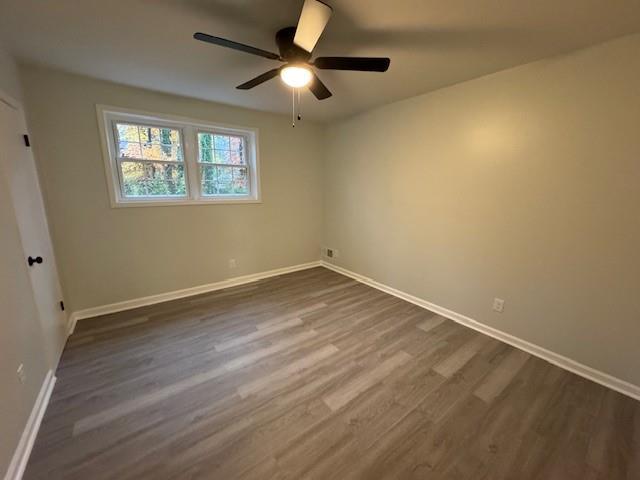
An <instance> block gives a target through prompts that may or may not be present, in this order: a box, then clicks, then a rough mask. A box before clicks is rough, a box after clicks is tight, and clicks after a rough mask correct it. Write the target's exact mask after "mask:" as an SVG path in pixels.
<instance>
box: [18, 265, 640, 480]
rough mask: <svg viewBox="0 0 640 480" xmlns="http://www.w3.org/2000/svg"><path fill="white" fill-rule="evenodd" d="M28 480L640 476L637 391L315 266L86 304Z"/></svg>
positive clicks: (68, 348)
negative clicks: (115, 304)
mask: <svg viewBox="0 0 640 480" xmlns="http://www.w3.org/2000/svg"><path fill="white" fill-rule="evenodd" d="M57 377H58V381H57V384H56V386H55V389H54V391H53V395H52V399H51V403H50V404H49V407H48V410H47V412H46V414H45V418H44V421H43V424H42V427H41V429H40V433H39V435H38V438H37V441H36V445H35V448H34V450H33V453H32V455H31V459H30V461H29V465H28V467H27V471H26V474H25V478H26V479H49V480H50V479H62V478H64V479H83V480H84V479H92V480H96V479H107V478H110V479H134V478H135V479H141V478H149V479H165V478H212V479H213V478H215V479H301V478H310V479H311V478H313V479H351V478H354V479H356V478H359V479H382V478H398V479H410V478H429V479H445V478H446V479H474V480H475V479H492V480H493V479H502V478H508V479H519V480H522V479H534V478H535V479H580V480H584V479H603V480H604V479H607V480H614V479H627V480H631V479H638V478H640V402H637V401H635V400H633V399H631V398H628V397H626V396H624V395H621V394H618V393H616V392H614V391H611V390H609V389H607V388H604V387H602V386H600V385H597V384H595V383H592V382H590V381H588V380H585V379H583V378H581V377H578V376H576V375H573V374H571V373H569V372H566V371H564V370H562V369H560V368H558V367H555V366H553V365H551V364H549V363H547V362H545V361H543V360H540V359H538V358H535V357H532V356H530V355H528V354H527V353H524V352H522V351H520V350H517V349H515V348H513V347H510V346H509V345H506V344H504V343H501V342H499V341H497V340H495V339H492V338H490V337H487V336H484V335H482V334H480V333H477V332H475V331H473V330H471V329H468V328H466V327H463V326H460V325H458V324H456V323H454V322H452V321H450V320H446V319H444V318H442V317H439V316H437V315H435V314H433V313H431V312H429V311H427V310H424V309H421V308H419V307H417V306H415V305H412V304H410V303H407V302H405V301H403V300H400V299H398V298H395V297H393V296H390V295H388V294H385V293H382V292H380V291H378V290H375V289H372V288H370V287H368V286H365V285H363V284H360V283H357V282H355V281H353V280H351V279H350V278H347V277H344V276H342V275H339V274H337V273H334V272H332V271H330V270H327V269H324V268H321V267H319V268H314V269H310V270H305V271H300V272H296V273H291V274H288V275H282V276H279V277H274V278H270V279H266V280H262V281H259V282H255V283H252V284H247V285H243V286H238V287H233V288H229V289H225V290H219V291H216V292H212V293H208V294H204V295H200V296H197V297H190V298H186V299H181V300H176V301H173V302H168V303H163V304H159V305H154V306H150V307H144V308H140V309H137V310H131V311H127V312H122V313H118V314H113V315H108V316H104V317H100V318H96V319H91V320H85V321H82V322H80V323H79V324H78V327H77V329H76V332H75V333H74V335H72V336H71V337H70V338H69V341H68V343H67V346H66V349H65V352H64V354H63V358H62V361H61V364H60V367H59V369H58V371H57Z"/></svg>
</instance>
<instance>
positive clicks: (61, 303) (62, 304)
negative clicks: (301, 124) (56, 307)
mask: <svg viewBox="0 0 640 480" xmlns="http://www.w3.org/2000/svg"><path fill="white" fill-rule="evenodd" d="M60 310H62V311H63V312H64V302H63V301H62V300H60Z"/></svg>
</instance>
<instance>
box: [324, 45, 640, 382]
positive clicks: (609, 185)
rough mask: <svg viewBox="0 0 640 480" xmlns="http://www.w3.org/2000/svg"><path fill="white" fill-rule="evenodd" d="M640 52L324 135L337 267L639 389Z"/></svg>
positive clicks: (576, 63)
mask: <svg viewBox="0 0 640 480" xmlns="http://www.w3.org/2000/svg"><path fill="white" fill-rule="evenodd" d="M638 52H640V36H638V35H635V36H630V37H626V38H623V39H619V40H617V41H613V42H610V43H607V44H603V45H600V46H597V47H593V48H590V49H586V50H582V51H578V52H575V53H572V54H570V55H565V56H562V57H557V58H553V59H548V60H544V61H540V62H536V63H533V64H529V65H526V66H522V67H518V68H514V69H511V70H507V71H504V72H501V73H497V74H494V75H490V76H487V77H483V78H480V79H477V80H473V81H470V82H466V83H463V84H459V85H456V86H453V87H450V88H446V89H443V90H440V91H437V92H434V93H431V94H427V95H423V96H419V97H415V98H412V99H409V100H405V101H402V102H397V103H394V104H391V105H388V106H385V107H382V108H378V109H376V110H373V111H370V112H367V113H364V114H362V115H359V116H357V117H354V118H351V119H349V120H346V121H343V122H341V123H338V124H336V125H334V126H332V128H330V130H329V132H328V147H327V148H328V152H327V161H326V166H325V197H324V198H325V229H324V244H325V245H327V246H330V247H334V248H337V249H338V250H339V252H340V257H339V258H338V259H337V262H336V263H337V264H339V265H342V266H344V267H345V268H348V269H350V270H353V271H355V272H357V273H360V274H363V275H366V276H369V277H372V278H374V279H376V280H378V281H380V282H382V283H385V284H387V285H390V286H393V287H395V288H398V289H400V290H403V291H405V292H408V293H411V294H413V295H416V296H418V297H421V298H423V299H425V300H428V301H431V302H433V303H436V304H438V305H440V306H443V307H446V308H449V309H452V310H454V311H457V312H459V313H462V314H465V315H468V316H470V317H472V318H474V319H476V320H478V321H480V322H483V323H485V324H487V325H490V326H492V327H495V328H498V329H500V330H503V331H505V332H508V333H510V334H513V335H515V336H518V337H520V338H523V339H525V340H528V341H530V342H533V343H535V344H538V345H541V346H543V347H545V348H547V349H550V350H552V351H554V352H557V353H560V354H562V355H566V356H567V357H570V358H572V359H574V360H577V361H579V362H582V363H584V364H586V365H589V366H591V367H594V368H597V369H600V370H602V371H604V372H607V373H609V374H612V375H615V376H617V377H619V378H622V379H624V380H627V381H630V382H632V383H634V384H636V385H640V350H639V342H640V295H638V289H639V287H640V186H639V181H640V86H639V85H640V55H638ZM494 297H500V298H503V299H505V300H506V304H505V310H504V313H502V314H498V313H495V312H493V311H492V310H491V303H492V299H493V298H494Z"/></svg>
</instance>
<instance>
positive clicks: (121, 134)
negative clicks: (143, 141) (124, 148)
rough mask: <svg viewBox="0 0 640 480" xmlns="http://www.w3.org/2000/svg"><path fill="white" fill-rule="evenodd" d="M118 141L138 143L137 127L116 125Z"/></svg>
mask: <svg viewBox="0 0 640 480" xmlns="http://www.w3.org/2000/svg"><path fill="white" fill-rule="evenodd" d="M118 139H119V140H125V141H127V142H139V141H140V137H139V136H138V126H137V125H123V124H118Z"/></svg>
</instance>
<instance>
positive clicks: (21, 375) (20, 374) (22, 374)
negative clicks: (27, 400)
mask: <svg viewBox="0 0 640 480" xmlns="http://www.w3.org/2000/svg"><path fill="white" fill-rule="evenodd" d="M16 373H17V374H18V380H19V381H20V383H24V382H26V381H27V372H25V371H24V364H23V363H21V364H20V365H19V366H18V370H16Z"/></svg>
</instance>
